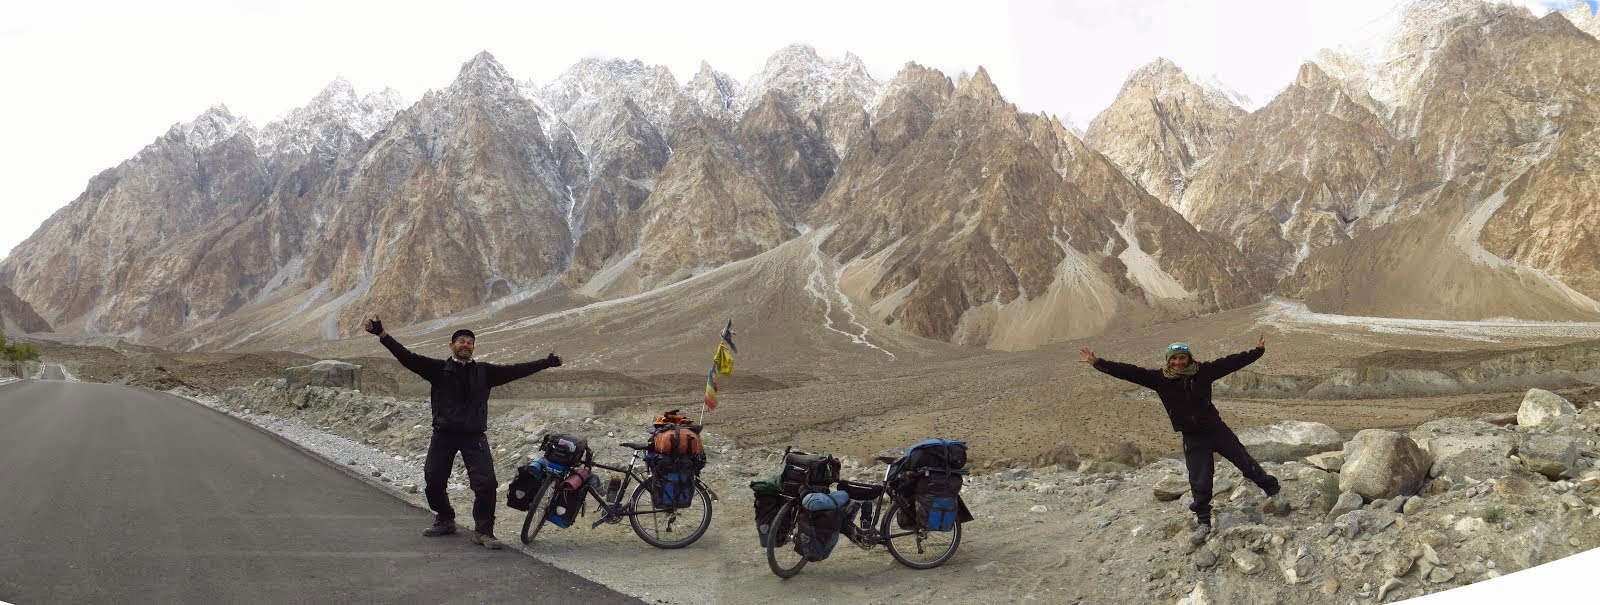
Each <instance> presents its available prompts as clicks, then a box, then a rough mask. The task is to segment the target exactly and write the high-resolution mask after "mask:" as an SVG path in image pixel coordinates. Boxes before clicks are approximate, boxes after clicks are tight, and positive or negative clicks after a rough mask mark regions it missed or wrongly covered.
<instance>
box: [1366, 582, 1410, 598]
mask: <svg viewBox="0 0 1600 605" xmlns="http://www.w3.org/2000/svg"><path fill="white" fill-rule="evenodd" d="M1405 585H1406V583H1405V582H1402V581H1400V578H1389V580H1388V581H1387V582H1384V583H1383V588H1379V589H1378V600H1379V601H1382V600H1383V597H1384V596H1386V595H1388V594H1389V591H1391V590H1394V589H1396V588H1399V587H1401V586H1405ZM1363 586H1365V584H1363Z"/></svg>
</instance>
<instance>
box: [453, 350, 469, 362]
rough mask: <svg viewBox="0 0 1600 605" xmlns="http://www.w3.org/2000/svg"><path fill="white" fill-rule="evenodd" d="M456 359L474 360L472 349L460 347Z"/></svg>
mask: <svg viewBox="0 0 1600 605" xmlns="http://www.w3.org/2000/svg"><path fill="white" fill-rule="evenodd" d="M456 359H459V360H461V361H471V360H472V351H468V350H466V349H459V350H457V351H456Z"/></svg>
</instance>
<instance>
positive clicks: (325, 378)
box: [283, 359, 361, 390]
mask: <svg viewBox="0 0 1600 605" xmlns="http://www.w3.org/2000/svg"><path fill="white" fill-rule="evenodd" d="M283 380H284V382H286V383H288V386H289V388H291V389H293V388H298V387H304V386H312V387H334V388H341V389H355V390H360V389H361V366H358V365H356V364H353V363H345V362H343V361H336V360H332V359H324V360H322V361H319V362H316V363H313V364H311V365H308V366H297V367H293V368H289V369H287V370H284V371H283Z"/></svg>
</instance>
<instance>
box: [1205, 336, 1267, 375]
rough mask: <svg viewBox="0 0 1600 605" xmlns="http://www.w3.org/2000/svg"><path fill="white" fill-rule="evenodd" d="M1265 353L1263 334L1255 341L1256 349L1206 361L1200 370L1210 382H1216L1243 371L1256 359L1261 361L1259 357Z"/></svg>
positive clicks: (1265, 339) (1265, 341)
mask: <svg viewBox="0 0 1600 605" xmlns="http://www.w3.org/2000/svg"><path fill="white" fill-rule="evenodd" d="M1266 352H1267V337H1266V335H1265V334H1263V335H1262V336H1261V337H1260V338H1258V339H1256V348H1254V349H1250V350H1248V351H1242V352H1239V353H1234V354H1232V355H1229V356H1227V357H1222V358H1219V359H1217V360H1215V361H1208V362H1206V363H1204V364H1201V366H1200V369H1201V370H1203V371H1205V373H1206V374H1207V375H1209V376H1210V378H1211V379H1212V380H1217V379H1219V378H1222V377H1223V376H1227V375H1229V374H1232V373H1234V372H1237V371H1239V370H1241V369H1244V367H1245V366H1247V365H1250V364H1252V363H1255V361H1256V360H1257V359H1261V356H1262V355H1265V354H1266Z"/></svg>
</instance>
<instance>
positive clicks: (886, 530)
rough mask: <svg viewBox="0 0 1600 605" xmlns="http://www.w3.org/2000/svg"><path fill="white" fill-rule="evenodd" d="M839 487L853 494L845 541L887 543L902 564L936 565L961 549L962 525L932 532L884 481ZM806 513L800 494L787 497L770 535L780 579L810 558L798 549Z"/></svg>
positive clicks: (868, 546) (771, 562) (772, 562)
mask: <svg viewBox="0 0 1600 605" xmlns="http://www.w3.org/2000/svg"><path fill="white" fill-rule="evenodd" d="M883 460H886V461H889V462H892V461H893V460H894V459H893V458H888V459H883ZM838 487H839V489H840V490H843V491H844V492H845V493H846V494H849V496H850V503H849V504H847V505H846V506H847V507H848V509H847V511H848V512H847V513H846V516H845V520H844V523H843V524H842V525H841V526H840V529H839V535H840V539H841V540H846V539H848V540H850V541H851V542H852V543H854V544H855V545H856V546H859V547H861V549H862V550H872V547H874V546H878V545H880V544H881V545H883V546H887V547H888V548H889V555H890V556H892V557H894V560H896V561H899V562H900V564H901V565H905V566H906V567H910V568H912V569H933V568H935V567H938V566H940V565H943V564H944V563H945V561H949V560H950V557H952V556H955V554H956V547H958V546H960V545H961V524H960V523H956V524H954V525H952V526H951V529H950V531H932V530H929V529H928V528H926V527H923V526H921V524H920V523H918V521H917V515H916V505H915V503H913V502H911V501H910V500H909V499H906V498H903V497H901V496H899V495H894V494H889V493H886V492H887V490H885V488H884V486H883V485H872V484H866V483H856V482H854V481H839V483H838ZM886 503H887V508H885V506H884V505H885V504H886ZM880 511H881V514H880ZM802 512H805V511H804V507H802V506H801V504H800V498H797V497H794V496H788V495H784V503H783V506H782V507H781V508H779V509H778V514H777V515H776V516H775V517H773V520H772V531H771V533H770V534H769V535H768V538H767V567H769V568H771V569H772V573H773V574H775V575H777V576H778V577H780V578H785V579H787V578H792V577H794V576H795V575H796V574H799V573H800V570H801V569H802V568H804V567H805V566H806V563H807V562H808V561H809V559H807V558H806V556H805V555H804V554H801V552H800V549H799V548H797V547H796V545H797V544H798V542H799V540H800V537H799V532H800V523H799V520H800V514H801V513H802Z"/></svg>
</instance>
